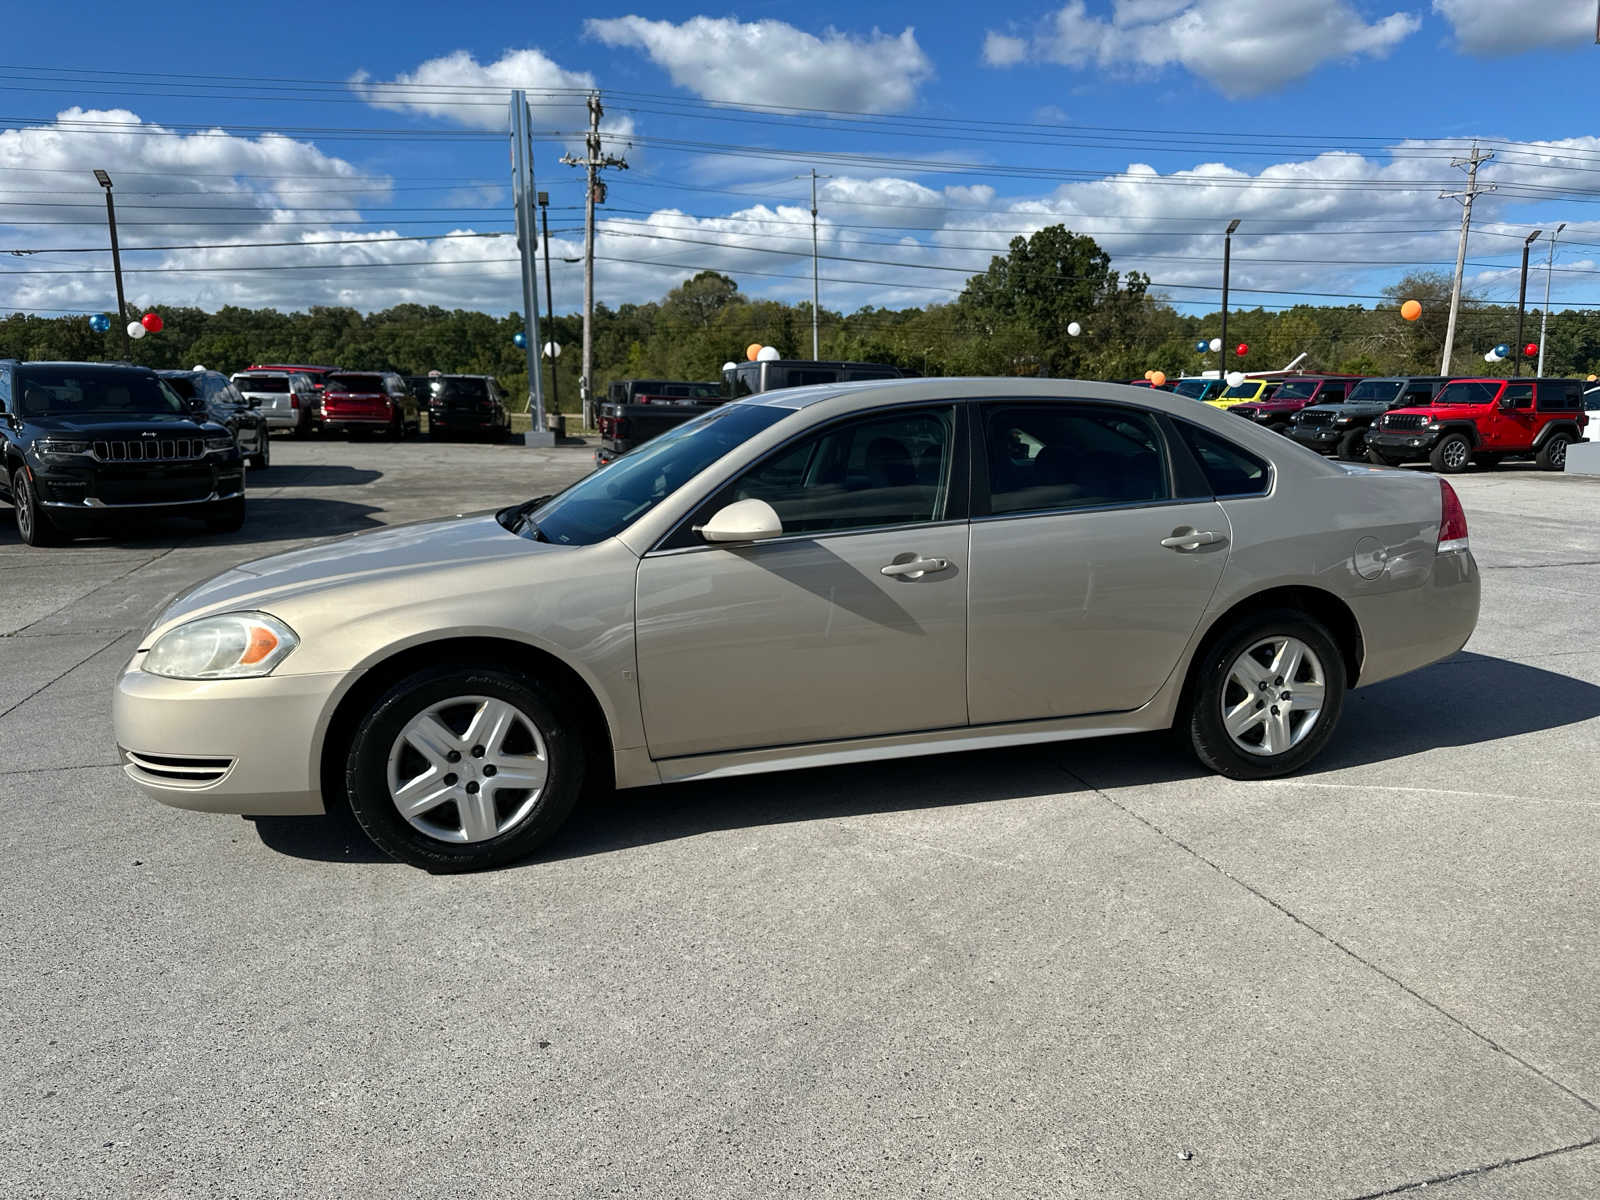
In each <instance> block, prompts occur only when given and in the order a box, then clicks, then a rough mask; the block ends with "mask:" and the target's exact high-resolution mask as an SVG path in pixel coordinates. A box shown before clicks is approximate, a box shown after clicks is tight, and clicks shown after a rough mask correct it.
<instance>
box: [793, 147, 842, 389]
mask: <svg viewBox="0 0 1600 1200" xmlns="http://www.w3.org/2000/svg"><path fill="white" fill-rule="evenodd" d="M795 178H796V179H805V178H807V176H805V175H796V176H795ZM832 178H833V176H832V175H818V174H817V169H816V168H815V167H812V168H811V175H810V179H811V360H812V361H813V362H815V361H817V360H818V359H820V358H821V357H822V342H821V337H820V335H819V334H818V330H817V311H818V305H819V304H820V303H821V300H820V297H819V295H818V292H819V290H820V289H819V287H818V284H819V283H820V276H819V274H818V271H817V180H819V179H832Z"/></svg>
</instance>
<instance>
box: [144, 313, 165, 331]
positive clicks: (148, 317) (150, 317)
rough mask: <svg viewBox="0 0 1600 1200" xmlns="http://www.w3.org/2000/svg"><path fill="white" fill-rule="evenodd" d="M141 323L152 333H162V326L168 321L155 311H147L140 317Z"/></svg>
mask: <svg viewBox="0 0 1600 1200" xmlns="http://www.w3.org/2000/svg"><path fill="white" fill-rule="evenodd" d="M139 324H141V325H143V326H144V327H145V328H146V329H148V330H149V331H150V332H151V333H160V332H161V327H162V326H163V325H164V324H166V322H165V321H163V320H162V319H161V318H160V317H159V316H157V315H156V314H155V313H145V315H144V316H142V317H140V318H139Z"/></svg>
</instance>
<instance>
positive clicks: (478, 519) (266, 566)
mask: <svg viewBox="0 0 1600 1200" xmlns="http://www.w3.org/2000/svg"><path fill="white" fill-rule="evenodd" d="M571 552H572V551H571V548H570V547H565V546H556V545H551V544H549V543H547V542H535V541H531V540H529V539H528V538H524V537H519V536H517V535H516V534H514V533H511V532H510V531H509V530H507V529H506V528H505V527H504V526H502V525H501V524H500V523H499V522H498V521H496V520H495V519H494V514H493V513H475V514H472V515H470V516H462V517H453V518H449V519H446V520H439V521H422V522H419V523H417V524H414V525H397V526H395V527H393V528H391V529H380V530H373V531H371V532H369V533H357V534H351V535H350V536H348V537H343V538H335V539H334V540H332V541H328V542H321V543H319V544H317V545H315V546H309V547H307V548H306V549H304V550H291V551H289V552H288V553H286V554H274V555H272V556H271V557H270V558H259V559H256V560H255V561H254V562H247V563H244V564H243V565H241V566H238V567H235V568H233V569H232V570H231V571H226V572H224V573H223V574H221V575H218V576H217V577H216V578H214V579H210V580H207V581H206V582H205V583H202V584H200V586H198V587H196V588H193V589H192V590H190V591H189V592H186V593H185V594H184V595H182V596H180V597H178V599H177V600H175V601H173V602H172V604H171V605H169V606H168V608H167V610H166V611H165V612H164V613H162V614H161V618H160V620H159V621H158V622H157V623H156V625H155V626H154V627H153V628H152V633H155V632H161V631H165V629H166V628H168V627H170V626H171V625H172V624H173V623H174V622H177V621H181V620H187V619H189V618H192V617H196V616H203V615H206V614H209V613H218V612H240V611H248V610H254V609H260V610H264V611H272V610H273V608H274V606H276V605H279V604H282V603H284V602H286V601H294V600H298V599H300V598H302V597H305V596H309V595H312V594H313V593H326V592H330V591H335V590H338V589H351V590H352V591H355V590H358V589H360V588H364V587H367V586H371V585H378V586H381V587H383V588H385V589H393V588H395V587H403V586H405V582H406V581H407V580H412V579H416V578H418V577H420V576H424V575H429V574H433V573H436V572H439V571H444V570H456V569H462V568H467V569H470V568H472V567H475V566H481V565H484V564H489V565H491V566H492V565H493V564H495V563H498V562H501V561H503V560H506V559H511V558H526V557H529V556H537V555H546V554H569V553H571Z"/></svg>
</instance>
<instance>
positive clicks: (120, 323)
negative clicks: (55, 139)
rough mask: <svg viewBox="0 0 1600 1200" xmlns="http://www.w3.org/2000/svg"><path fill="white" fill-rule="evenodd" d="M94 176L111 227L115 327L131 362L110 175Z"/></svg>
mask: <svg viewBox="0 0 1600 1200" xmlns="http://www.w3.org/2000/svg"><path fill="white" fill-rule="evenodd" d="M94 177H95V180H96V182H98V183H99V184H100V186H101V187H103V188H105V190H106V224H107V225H108V226H109V227H110V229H111V270H112V273H113V274H115V275H116V277H117V328H118V329H120V330H122V357H123V358H125V359H127V360H128V361H129V362H132V361H133V339H132V338H130V337H129V336H128V302H127V301H126V300H125V299H123V294H122V251H121V250H119V249H118V248H117V205H116V202H115V201H114V200H112V198H111V176H109V175H107V174H106V173H105V172H104V171H96V172H95V173H94Z"/></svg>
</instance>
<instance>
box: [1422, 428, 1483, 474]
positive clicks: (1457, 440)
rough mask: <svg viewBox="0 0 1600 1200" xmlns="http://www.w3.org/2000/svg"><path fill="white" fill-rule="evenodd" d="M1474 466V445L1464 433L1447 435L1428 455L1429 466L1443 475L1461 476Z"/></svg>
mask: <svg viewBox="0 0 1600 1200" xmlns="http://www.w3.org/2000/svg"><path fill="white" fill-rule="evenodd" d="M1471 464H1472V443H1471V442H1470V441H1469V440H1468V439H1467V435H1466V434H1464V433H1447V434H1445V435H1444V436H1443V437H1442V438H1440V439H1439V441H1438V442H1437V443H1436V444H1435V445H1434V447H1433V449H1432V450H1431V451H1430V452H1429V454H1428V465H1429V466H1431V467H1432V468H1433V469H1434V470H1435V471H1437V472H1439V474H1441V475H1459V474H1460V473H1461V472H1462V471H1465V470H1466V469H1467V468H1468V467H1469V466H1470V465H1471Z"/></svg>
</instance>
